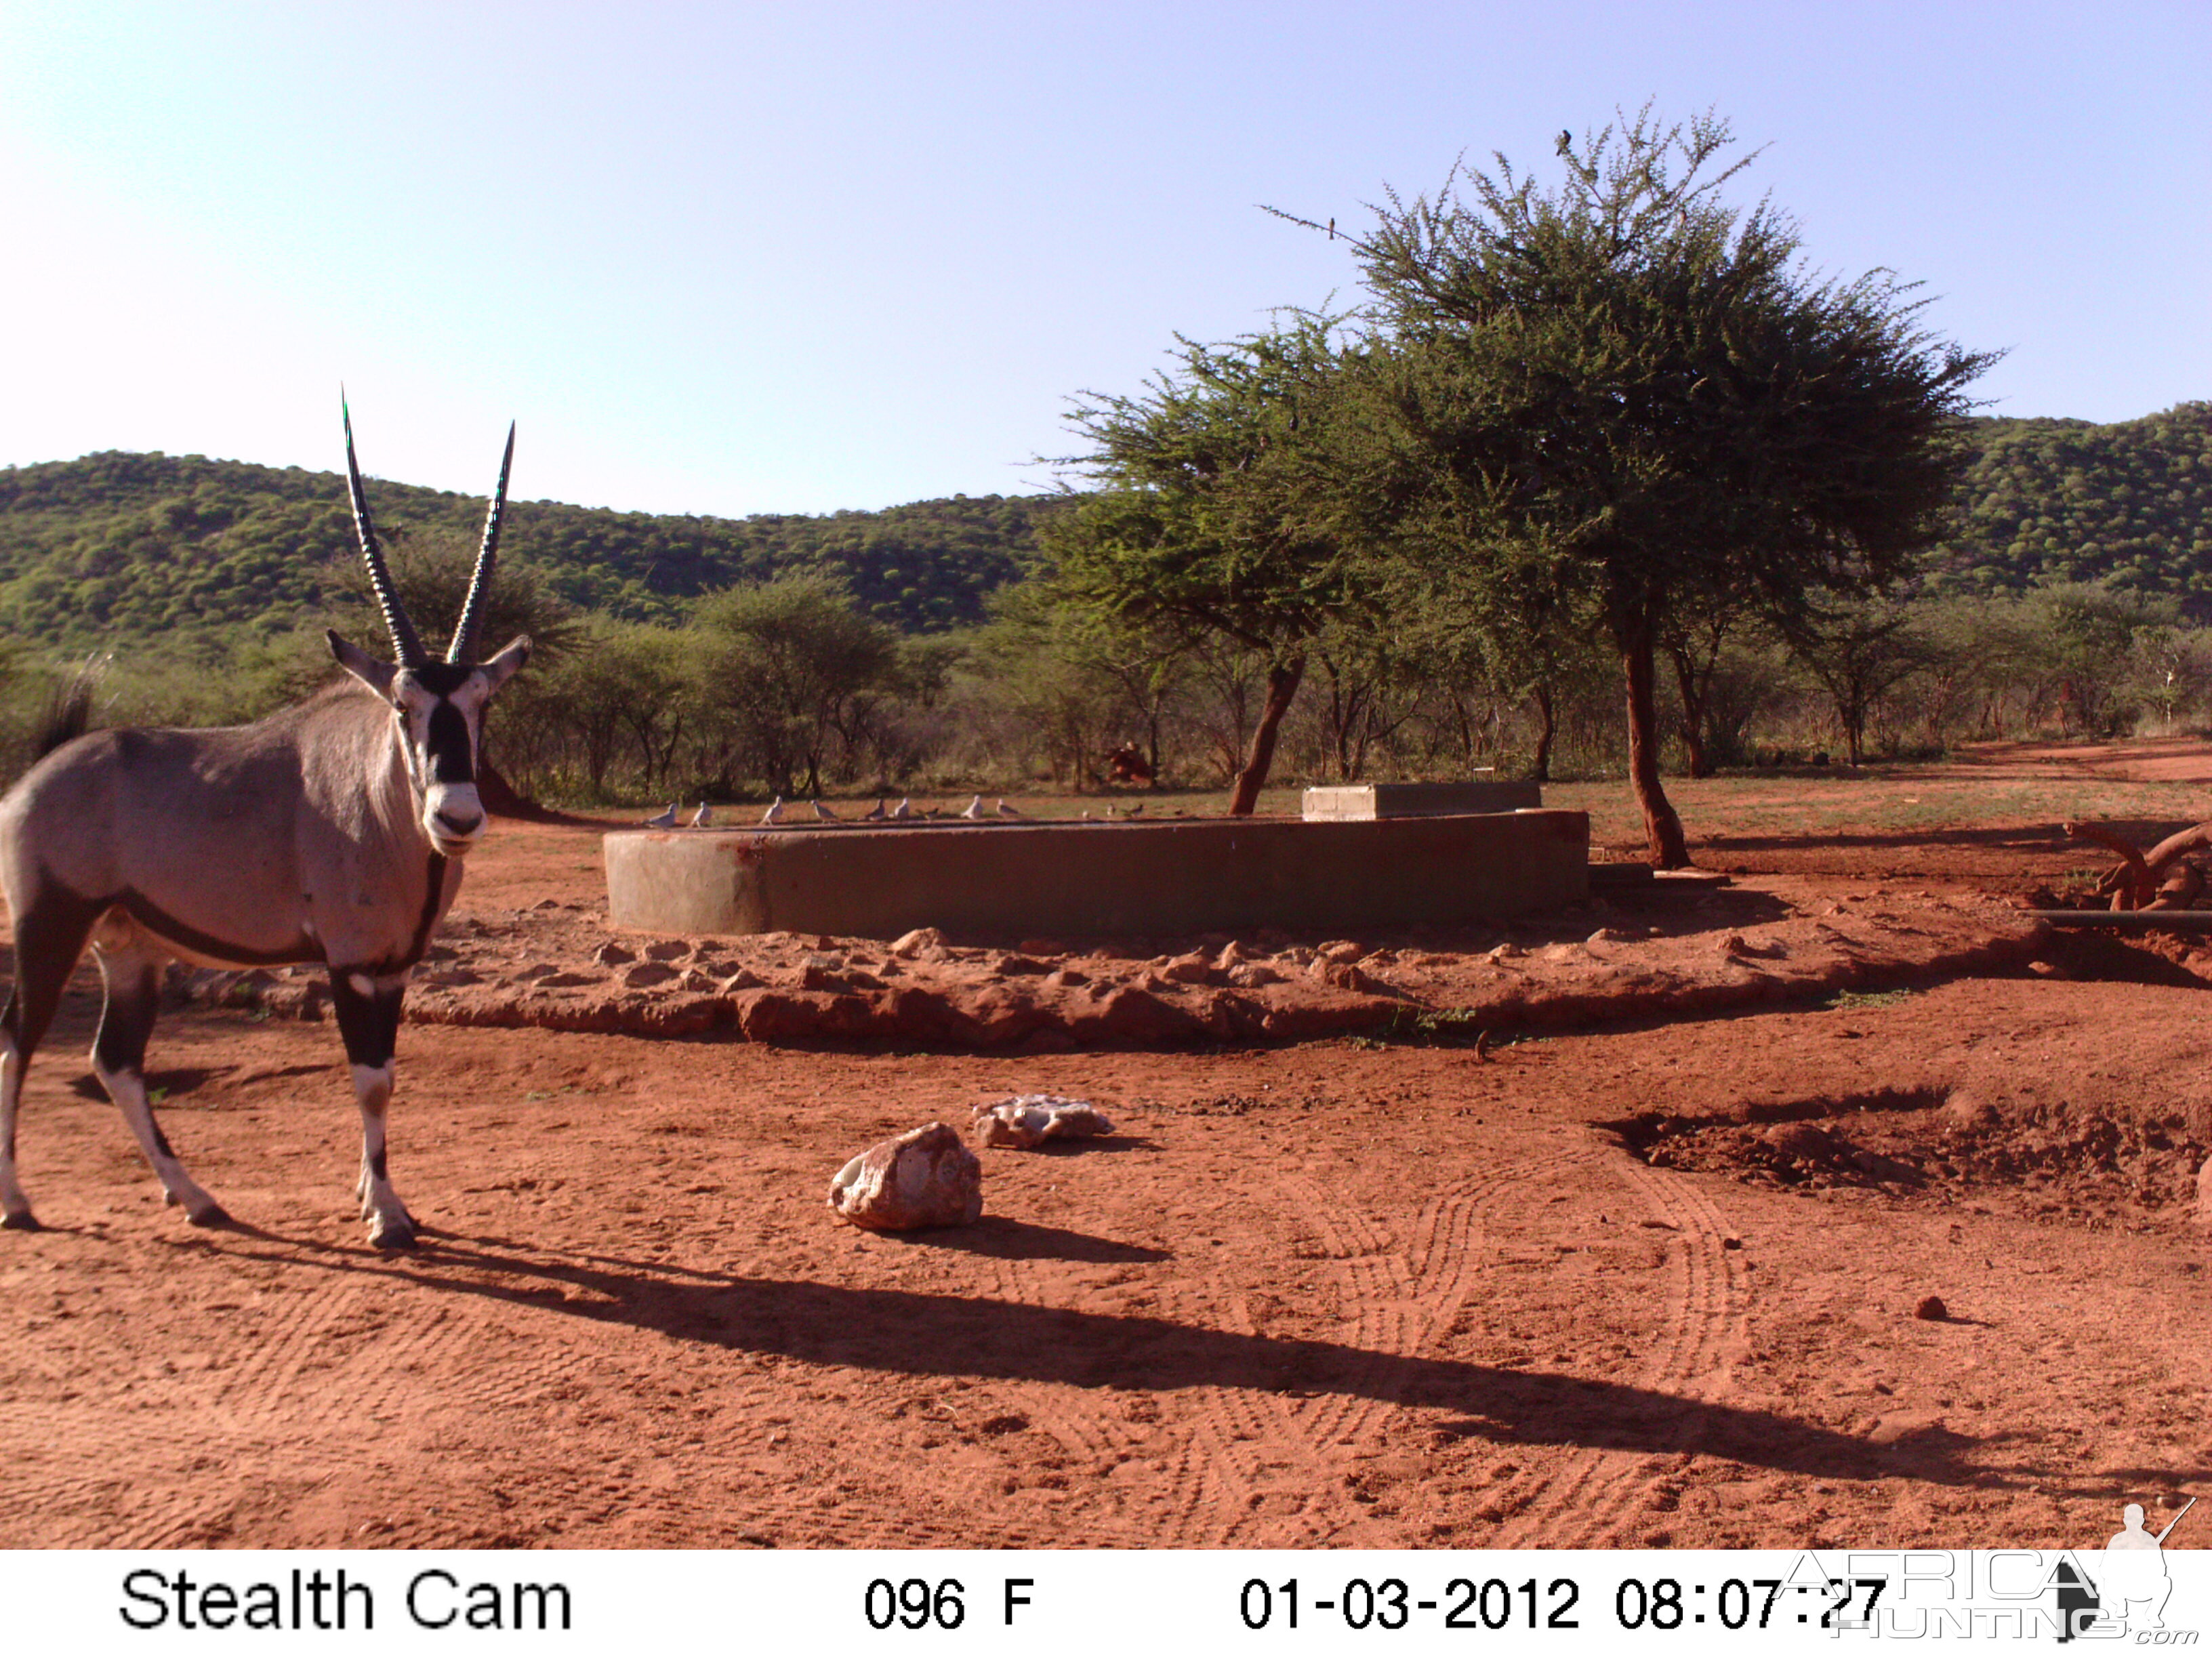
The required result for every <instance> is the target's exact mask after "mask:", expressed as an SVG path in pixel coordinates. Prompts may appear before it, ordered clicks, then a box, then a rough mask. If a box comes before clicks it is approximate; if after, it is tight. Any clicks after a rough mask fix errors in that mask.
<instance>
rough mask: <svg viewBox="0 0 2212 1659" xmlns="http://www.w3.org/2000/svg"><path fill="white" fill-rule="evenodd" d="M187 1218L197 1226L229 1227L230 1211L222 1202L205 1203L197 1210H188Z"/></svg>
mask: <svg viewBox="0 0 2212 1659" xmlns="http://www.w3.org/2000/svg"><path fill="white" fill-rule="evenodd" d="M185 1220H187V1221H189V1222H191V1224H192V1225H193V1226H195V1227H228V1225H230V1212H229V1211H228V1210H226V1209H224V1208H223V1207H222V1205H220V1204H203V1205H201V1206H200V1207H199V1208H198V1209H197V1210H187V1211H186V1212H185Z"/></svg>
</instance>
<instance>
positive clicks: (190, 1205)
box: [92, 1058, 222, 1223]
mask: <svg viewBox="0 0 2212 1659" xmlns="http://www.w3.org/2000/svg"><path fill="white" fill-rule="evenodd" d="M92 1070H93V1075H94V1076H95V1077H97V1078H98V1079H100V1087H101V1088H103V1089H105V1090H106V1091H107V1097H108V1098H109V1099H110V1100H112V1101H113V1102H114V1103H116V1104H117V1105H118V1106H119V1107H121V1108H122V1109H123V1121H125V1122H126V1123H128V1124H129V1125H130V1126H131V1133H132V1134H134V1135H136V1136H137V1138H138V1149H139V1151H141V1152H144V1153H145V1154H146V1161H147V1162H148V1163H149V1164H152V1165H153V1166H154V1173H155V1175H157V1176H161V1191H162V1193H163V1194H164V1195H166V1196H167V1199H168V1200H169V1202H170V1203H172V1204H181V1205H182V1206H184V1210H185V1214H186V1215H188V1216H190V1217H191V1218H192V1219H193V1220H194V1221H197V1222H201V1223H205V1222H209V1221H217V1220H220V1219H222V1205H220V1204H218V1203H216V1201H215V1200H214V1199H213V1198H211V1197H210V1196H209V1194H208V1192H207V1189H206V1188H204V1187H202V1186H201V1185H200V1184H199V1183H198V1182H196V1181H194V1180H193V1179H192V1178H191V1176H188V1175H186V1174H185V1166H184V1164H182V1163H180V1162H179V1160H178V1158H177V1155H176V1154H175V1153H174V1152H170V1151H169V1150H168V1149H167V1146H165V1145H164V1144H163V1142H162V1139H161V1131H160V1130H159V1129H157V1128H156V1127H155V1126H154V1108H153V1105H152V1103H150V1102H149V1100H148V1099H147V1098H146V1079H144V1078H143V1077H141V1076H140V1075H139V1074H138V1073H136V1072H111V1071H109V1070H108V1069H107V1068H106V1066H102V1065H101V1064H100V1061H99V1060H98V1059H97V1058H95V1059H94V1060H93V1063H92Z"/></svg>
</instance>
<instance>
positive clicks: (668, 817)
mask: <svg viewBox="0 0 2212 1659" xmlns="http://www.w3.org/2000/svg"><path fill="white" fill-rule="evenodd" d="M645 827H646V828H647V829H674V828H675V827H676V803H675V802H674V801H671V802H669V803H668V810H667V811H665V812H663V813H662V814H661V815H660V816H659V817H657V818H647V820H646V821H645Z"/></svg>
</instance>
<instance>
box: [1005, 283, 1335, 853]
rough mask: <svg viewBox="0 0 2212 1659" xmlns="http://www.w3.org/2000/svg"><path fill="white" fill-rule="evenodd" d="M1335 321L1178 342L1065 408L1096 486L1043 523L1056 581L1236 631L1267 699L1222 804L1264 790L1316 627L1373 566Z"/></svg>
mask: <svg viewBox="0 0 2212 1659" xmlns="http://www.w3.org/2000/svg"><path fill="white" fill-rule="evenodd" d="M1331 328H1332V325H1331V321H1330V319H1327V318H1322V317H1300V318H1297V319H1295V320H1293V321H1292V322H1291V323H1290V324H1288V325H1284V326H1282V327H1279V328H1277V329H1274V330H1273V331H1269V332H1267V333H1265V334H1260V335H1255V336H1252V337H1249V338H1246V339H1242V340H1237V341H1234V342H1232V343H1229V344H1226V345H1214V346H1206V345H1198V344H1194V343H1192V342H1190V341H1188V340H1186V341H1182V342H1181V345H1180V351H1179V354H1178V355H1179V356H1180V357H1181V367H1180V369H1179V371H1178V372H1177V373H1176V374H1170V375H1164V376H1161V377H1159V378H1158V379H1157V380H1154V381H1153V382H1152V385H1151V386H1148V387H1147V388H1146V390H1145V392H1143V393H1141V394H1140V395H1139V396H1136V397H1133V398H1126V397H1097V396H1090V397H1086V398H1084V399H1082V400H1080V401H1079V403H1078V404H1077V406H1076V409H1075V411H1074V413H1073V416H1072V417H1071V419H1072V423H1073V425H1074V427H1075V428H1076V429H1077V430H1078V431H1079V432H1081V433H1082V434H1083V435H1085V436H1086V437H1088V438H1089V439H1091V441H1092V442H1093V443H1094V444H1095V445H1096V446H1097V447H1096V448H1095V449H1094V450H1093V452H1092V453H1091V454H1090V455H1088V456H1086V457H1084V458H1082V459H1081V460H1080V461H1079V463H1078V465H1079V466H1080V468H1081V469H1082V471H1083V472H1084V473H1085V476H1086V477H1089V478H1090V479H1091V480H1092V481H1093V482H1094V483H1097V485H1098V486H1100V488H1099V489H1097V493H1096V494H1094V495H1090V496H1088V497H1086V498H1085V500H1084V501H1082V502H1081V503H1080V504H1079V505H1078V506H1077V507H1075V509H1074V510H1073V511H1072V512H1070V513H1065V514H1063V515H1060V516H1059V517H1057V518H1055V519H1053V520H1050V521H1048V523H1047V524H1046V526H1044V529H1043V532H1042V541H1043V543H1044V545H1045V547H1046V549H1047V551H1048V554H1049V555H1050V556H1051V557H1052V559H1053V561H1054V567H1055V575H1054V580H1055V581H1056V583H1057V584H1058V586H1059V589H1060V592H1062V593H1063V594H1065V595H1066V596H1068V597H1070V598H1073V599H1076V600H1078V601H1079V602H1084V603H1089V604H1092V605H1098V606H1101V607H1103V609H1105V610H1107V611H1110V612H1112V613H1113V614H1115V616H1117V617H1121V618H1122V619H1124V620H1126V621H1128V622H1131V623H1146V622H1151V623H1171V624H1173V625H1175V626H1177V627H1180V628H1182V629H1185V630H1187V631H1188V632H1190V633H1193V634H1195V635H1217V636H1225V637H1226V638H1228V639H1231V640H1233V641H1237V642H1238V643H1240V644H1242V645H1243V646H1244V647H1248V648H1249V649H1250V650H1252V651H1254V652H1255V653H1258V654H1259V655H1260V656H1261V658H1262V659H1264V661H1265V662H1266V664H1267V696H1266V698H1265V701H1264V702H1263V703H1262V705H1261V711H1260V717H1259V719H1258V720H1257V721H1256V722H1255V725H1254V727H1253V732H1252V741H1251V747H1250V749H1249V751H1248V752H1247V753H1246V755H1245V757H1244V760H1243V769H1242V770H1241V771H1240V772H1239V773H1238V775H1237V785H1236V790H1235V793H1234V795H1233V797H1232V798H1231V803H1230V807H1229V810H1230V811H1231V813H1233V814H1238V815H1242V814H1245V813H1249V812H1250V811H1252V810H1253V807H1254V806H1255V804H1256V803H1257V802H1258V799H1259V796H1260V791H1261V787H1264V786H1265V784H1266V782H1267V771H1268V769H1269V767H1270V766H1271V765H1272V764H1273V759H1274V753H1275V741H1276V737H1277V734H1278V733H1279V731H1280V730H1281V727H1282V723H1283V716H1284V715H1285V714H1286V713H1288V712H1289V709H1290V707H1291V699H1292V698H1294V697H1295V696H1297V690H1298V686H1299V684H1300V682H1301V681H1303V679H1304V677H1305V671H1306V662H1307V659H1308V657H1309V656H1310V653H1311V651H1312V647H1313V641H1314V640H1315V638H1316V636H1317V635H1319V634H1320V633H1321V632H1322V629H1324V628H1327V627H1328V626H1329V625H1330V624H1331V623H1332V622H1334V623H1337V624H1338V625H1339V626H1342V625H1345V624H1346V623H1347V622H1348V621H1349V620H1350V619H1351V618H1352V617H1354V616H1356V615H1357V614H1358V611H1359V609H1360V607H1361V604H1362V601H1363V598H1364V594H1365V592H1366V591H1367V586H1368V573H1367V570H1366V567H1365V565H1364V562H1363V561H1362V560H1361V559H1359V558H1358V556H1356V554H1355V553H1354V551H1353V550H1352V549H1351V548H1350V547H1349V545H1348V543H1347V539H1346V536H1345V534H1344V532H1343V528H1342V520H1341V519H1340V514H1339V512H1338V507H1339V504H1340V501H1341V499H1342V496H1341V492H1340V490H1339V489H1337V488H1335V487H1334V484H1333V483H1332V482H1331V480H1330V478H1329V476H1328V475H1329V471H1330V468H1331V465H1332V457H1331V453H1330V452H1331V442H1330V433H1331V428H1332V426H1333V424H1334V421H1335V419H1336V410H1337V399H1336V397H1335V386H1336V381H1337V379H1338V375H1339V371H1340V367H1341V360H1340V354H1339V351H1338V349H1337V348H1336V346H1335V345H1334V343H1332V340H1331V337H1330V336H1331Z"/></svg>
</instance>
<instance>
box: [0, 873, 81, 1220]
mask: <svg viewBox="0 0 2212 1659" xmlns="http://www.w3.org/2000/svg"><path fill="white" fill-rule="evenodd" d="M12 896H13V895H11V897H12ZM99 915H100V913H99V911H98V910H97V909H95V908H93V907H91V906H89V905H87V904H85V903H84V902H82V901H81V900H74V899H72V898H71V896H70V895H68V894H67V893H64V892H60V891H58V890H52V889H49V890H46V891H45V892H40V893H33V894H32V895H29V896H27V897H26V898H25V899H24V902H22V903H21V905H20V906H18V907H17V908H16V911H15V988H14V989H13V990H11V991H9V993H8V1005H7V1006H6V1007H5V1008H4V1009H0V1227H15V1228H21V1229H23V1230H25V1231H33V1230H35V1229H36V1228H37V1226H38V1225H39V1218H37V1217H36V1216H34V1215H33V1214H32V1213H31V1200H29V1199H28V1198H27V1197H26V1196H25V1195H24V1193H23V1184H22V1182H21V1181H20V1180H19V1179H18V1178H17V1176H16V1174H15V1117H16V1113H17V1110H18V1109H19V1108H20V1107H21V1105H22V1101H23V1073H24V1072H25V1071H26V1070H27V1069H28V1067H29V1066H30V1064H31V1056H32V1054H33V1053H35V1052H36V1051H37V1049H38V1047H39V1040H40V1038H41V1037H43V1036H46V1028H47V1027H48V1026H49V1025H52V1024H53V1023H54V1011H55V1010H56V1009H58V1008H59V1007H60V1006H61V1002H62V989H63V987H64V986H66V985H67V984H68V983H69V976H70V973H71V972H72V971H74V970H75V969H76V960H77V958H78V957H80V956H82V955H83V954H84V942H85V940H86V939H87V938H88V937H89V936H90V935H91V933H92V924H93V923H94V921H98V920H99Z"/></svg>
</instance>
